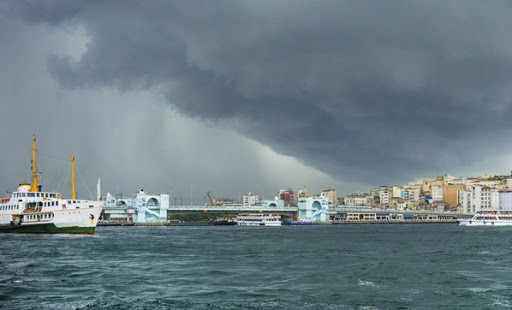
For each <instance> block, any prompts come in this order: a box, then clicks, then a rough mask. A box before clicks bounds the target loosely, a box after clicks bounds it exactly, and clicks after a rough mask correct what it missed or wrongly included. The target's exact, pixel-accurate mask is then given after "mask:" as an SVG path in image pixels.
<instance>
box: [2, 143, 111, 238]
mask: <svg viewBox="0 0 512 310" xmlns="http://www.w3.org/2000/svg"><path fill="white" fill-rule="evenodd" d="M31 151H32V184H26V183H24V184H20V185H19V186H18V188H17V190H16V191H15V192H13V193H11V195H10V197H7V198H1V199H0V232H10V233H43V234H54V233H69V234H93V233H94V230H95V228H96V225H97V223H98V219H99V218H100V215H101V211H102V209H103V202H102V201H91V200H80V199H76V194H75V182H74V163H75V157H74V155H71V198H70V199H63V198H61V195H60V194H59V193H57V192H46V191H42V186H41V185H39V172H37V170H36V167H37V164H36V137H35V136H33V137H32V148H31Z"/></svg>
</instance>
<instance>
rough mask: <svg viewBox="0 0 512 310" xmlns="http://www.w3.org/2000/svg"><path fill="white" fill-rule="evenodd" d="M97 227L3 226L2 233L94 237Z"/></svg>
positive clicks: (51, 225) (0, 231) (0, 228)
mask: <svg viewBox="0 0 512 310" xmlns="http://www.w3.org/2000/svg"><path fill="white" fill-rule="evenodd" d="M95 229H96V227H79V226H70V227H57V226H55V225H54V224H41V225H37V224H36V225H2V226H0V233H24V234H83V235H92V234H94V230H95Z"/></svg>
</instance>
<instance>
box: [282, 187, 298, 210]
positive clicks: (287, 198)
mask: <svg viewBox="0 0 512 310" xmlns="http://www.w3.org/2000/svg"><path fill="white" fill-rule="evenodd" d="M279 199H280V200H284V205H285V206H287V207H289V206H295V205H296V204H297V195H296V194H295V193H294V192H293V190H292V189H290V188H289V189H282V190H280V191H279Z"/></svg>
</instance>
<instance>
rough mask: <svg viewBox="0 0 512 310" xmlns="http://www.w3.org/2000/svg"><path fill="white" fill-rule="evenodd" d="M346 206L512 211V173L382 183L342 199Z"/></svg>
mask: <svg viewBox="0 0 512 310" xmlns="http://www.w3.org/2000/svg"><path fill="white" fill-rule="evenodd" d="M338 204H340V205H345V206H354V207H357V206H373V207H375V208H381V209H396V210H404V211H405V210H412V211H419V210H427V211H451V212H462V213H477V212H485V211H512V175H508V176H507V175H502V176H489V175H485V174H484V175H482V176H481V177H471V178H456V177H453V176H449V175H445V176H440V177H437V178H436V179H434V180H422V181H420V182H412V183H410V184H407V185H402V186H387V185H385V186H379V187H377V188H374V189H372V190H371V191H370V193H365V194H360V193H357V194H350V195H347V196H345V197H341V199H339V201H338Z"/></svg>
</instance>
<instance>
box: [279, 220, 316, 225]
mask: <svg viewBox="0 0 512 310" xmlns="http://www.w3.org/2000/svg"><path fill="white" fill-rule="evenodd" d="M284 224H285V225H289V226H311V225H313V223H312V222H310V221H303V220H301V221H286V222H284Z"/></svg>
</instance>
